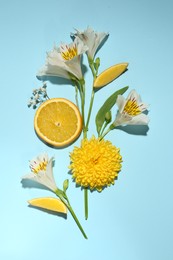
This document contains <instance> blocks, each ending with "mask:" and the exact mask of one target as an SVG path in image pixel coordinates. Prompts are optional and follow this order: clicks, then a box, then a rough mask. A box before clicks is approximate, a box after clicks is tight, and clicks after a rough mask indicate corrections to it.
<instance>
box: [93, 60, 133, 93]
mask: <svg viewBox="0 0 173 260" xmlns="http://www.w3.org/2000/svg"><path fill="white" fill-rule="evenodd" d="M127 67H128V63H126V62H125V63H119V64H116V65H113V66H111V67H109V68H108V69H106V70H104V71H103V72H102V73H100V74H99V75H98V76H97V78H96V79H95V81H94V88H101V87H103V86H105V85H107V84H109V83H110V82H111V81H113V80H114V79H116V78H118V77H119V76H120V75H121V74H122V73H123V72H124V71H125V70H126V69H127Z"/></svg>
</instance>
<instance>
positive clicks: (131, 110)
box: [123, 98, 141, 116]
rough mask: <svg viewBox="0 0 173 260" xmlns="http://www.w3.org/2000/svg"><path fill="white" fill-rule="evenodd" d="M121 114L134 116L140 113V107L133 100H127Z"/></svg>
mask: <svg viewBox="0 0 173 260" xmlns="http://www.w3.org/2000/svg"><path fill="white" fill-rule="evenodd" d="M123 113H127V114H128V115H130V116H136V115H139V114H140V113H141V109H140V106H139V105H138V103H137V101H136V99H135V98H133V99H129V100H128V101H127V103H126V105H125V107H124V110H123Z"/></svg>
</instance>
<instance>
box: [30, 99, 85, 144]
mask: <svg viewBox="0 0 173 260" xmlns="http://www.w3.org/2000/svg"><path fill="white" fill-rule="evenodd" d="M34 128H35V131H36V133H37V135H38V136H39V137H40V138H41V139H42V140H43V141H44V142H46V143H47V144H50V145H52V146H55V147H65V146H67V145H70V144H71V143H72V142H73V141H75V140H76V139H77V138H78V137H79V135H80V133H81V131H82V117H81V114H80V111H79V109H78V107H77V106H76V105H75V104H74V103H72V102H71V101H69V100H67V99H65V98H52V99H49V100H47V101H45V102H43V103H42V104H41V105H40V107H39V108H38V109H37V111H36V114H35V118H34Z"/></svg>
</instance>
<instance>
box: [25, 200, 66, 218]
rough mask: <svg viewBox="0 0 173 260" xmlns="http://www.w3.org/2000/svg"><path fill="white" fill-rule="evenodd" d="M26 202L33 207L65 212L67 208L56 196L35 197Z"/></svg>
mask: <svg viewBox="0 0 173 260" xmlns="http://www.w3.org/2000/svg"><path fill="white" fill-rule="evenodd" d="M28 203H29V205H31V206H34V207H38V208H42V209H47V210H51V211H55V212H59V213H64V214H67V208H66V206H65V205H64V203H63V202H62V201H61V200H59V199H56V198H52V197H44V198H35V199H31V200H28Z"/></svg>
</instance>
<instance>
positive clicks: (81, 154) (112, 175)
mask: <svg viewBox="0 0 173 260" xmlns="http://www.w3.org/2000/svg"><path fill="white" fill-rule="evenodd" d="M70 159H71V164H70V166H69V168H70V169H71V171H72V174H73V178H74V179H75V181H76V183H77V184H78V185H81V186H83V187H89V188H90V189H91V190H93V189H97V190H98V191H102V189H103V188H104V187H106V186H110V185H111V184H114V180H115V179H116V178H117V176H118V173H119V171H120V170H121V162H122V158H121V155H120V153H119V149H118V148H116V147H115V146H113V145H112V143H111V142H110V141H105V140H104V139H102V140H101V141H100V140H99V139H96V138H95V137H93V138H91V140H88V139H83V140H82V143H81V147H75V148H74V150H73V152H72V153H71V154H70Z"/></svg>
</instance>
